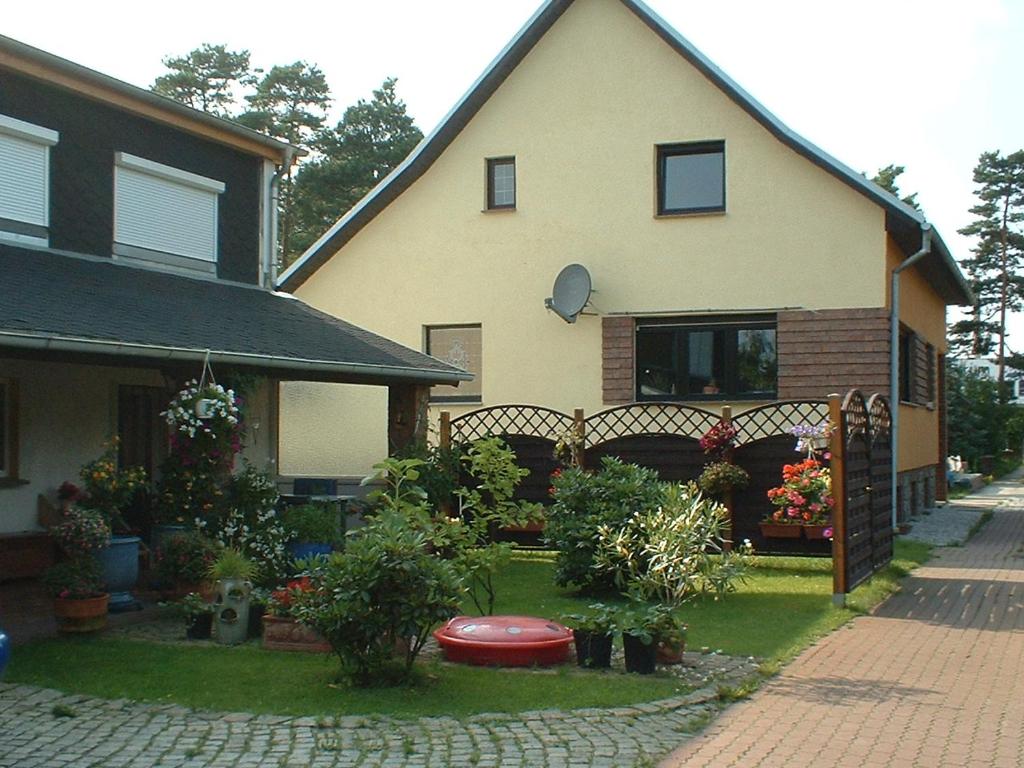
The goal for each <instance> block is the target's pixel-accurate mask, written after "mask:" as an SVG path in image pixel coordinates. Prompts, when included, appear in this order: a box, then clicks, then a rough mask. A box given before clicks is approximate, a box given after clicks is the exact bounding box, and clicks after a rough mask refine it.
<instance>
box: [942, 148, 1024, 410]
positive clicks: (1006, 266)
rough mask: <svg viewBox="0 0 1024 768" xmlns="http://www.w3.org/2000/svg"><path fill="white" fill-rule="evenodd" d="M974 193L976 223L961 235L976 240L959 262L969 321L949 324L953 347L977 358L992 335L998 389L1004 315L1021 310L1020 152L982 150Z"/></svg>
mask: <svg viewBox="0 0 1024 768" xmlns="http://www.w3.org/2000/svg"><path fill="white" fill-rule="evenodd" d="M974 183H975V185H977V189H976V190H975V195H976V196H977V197H978V199H979V201H980V202H978V204H977V205H975V206H973V207H972V208H971V209H970V212H971V213H972V214H973V215H974V217H975V218H974V221H972V222H971V223H970V224H968V225H967V226H966V227H964V228H963V229H961V230H960V234H962V235H969V236H972V237H974V238H975V246H974V248H972V249H971V253H972V254H973V255H972V256H971V257H970V258H967V259H963V260H962V261H961V262H960V264H961V266H963V267H964V269H965V271H966V272H967V275H968V278H969V280H970V283H971V288H972V290H973V291H974V293H975V305H974V307H973V308H972V310H971V316H970V318H968V319H965V320H961V321H960V322H958V323H956V324H954V326H953V328H952V333H951V336H952V339H951V341H952V342H953V345H954V347H955V348H956V349H958V350H959V351H960V352H967V353H968V354H970V355H971V356H973V357H981V356H983V355H986V354H988V353H989V352H990V351H991V349H992V341H993V337H995V339H996V363H997V365H998V376H997V380H998V384H999V386H1000V390H1001V391H1002V390H1003V389H1004V388H1003V383H1004V381H1005V369H1006V358H1007V350H1006V335H1007V334H1006V319H1007V313H1009V312H1011V311H1015V310H1020V309H1022V308H1024V279H1022V277H1021V275H1020V274H1019V273H1020V269H1021V267H1022V265H1024V233H1022V231H1021V222H1022V221H1024V150H1018V151H1016V152H1013V153H1010V154H1008V155H1005V156H1004V155H1001V154H1000V153H999V152H998V151H993V152H983V153H982V155H981V157H980V158H979V160H978V165H977V166H976V167H975V169H974Z"/></svg>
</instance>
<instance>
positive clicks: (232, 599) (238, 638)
mask: <svg viewBox="0 0 1024 768" xmlns="http://www.w3.org/2000/svg"><path fill="white" fill-rule="evenodd" d="M251 592H252V584H250V583H249V582H248V581H242V580H241V579H222V580H221V581H218V582H217V586H216V596H215V597H214V632H215V639H216V640H217V642H218V643H220V644H221V645H238V644H239V643H244V642H245V641H246V639H247V637H248V635H249V594H250V593H251Z"/></svg>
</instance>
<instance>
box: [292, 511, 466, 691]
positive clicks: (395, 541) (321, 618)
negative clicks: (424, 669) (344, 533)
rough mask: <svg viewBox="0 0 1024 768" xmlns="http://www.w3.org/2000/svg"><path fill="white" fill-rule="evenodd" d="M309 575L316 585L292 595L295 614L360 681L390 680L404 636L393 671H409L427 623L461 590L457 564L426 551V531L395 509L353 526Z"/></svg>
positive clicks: (448, 611)
mask: <svg viewBox="0 0 1024 768" xmlns="http://www.w3.org/2000/svg"><path fill="white" fill-rule="evenodd" d="M310 578H311V582H312V585H313V587H314V588H313V590H311V591H308V592H301V591H300V592H299V594H297V595H294V600H295V602H296V603H297V607H296V608H295V614H296V615H297V617H298V619H299V620H300V621H301V622H302V623H304V624H307V625H309V626H311V627H313V628H314V629H316V630H317V631H318V632H319V633H320V634H321V635H323V636H324V637H325V638H326V639H327V641H328V642H329V643H330V645H331V648H332V650H333V651H334V653H335V654H336V655H337V656H338V658H339V660H340V661H341V666H342V673H343V675H344V676H345V677H346V678H348V679H349V680H350V681H352V682H354V683H356V684H359V685H370V684H374V683H381V682H387V681H388V675H389V673H390V672H391V671H392V669H393V667H394V665H395V649H396V644H397V643H400V642H403V641H408V648H407V649H406V650H405V651H404V655H405V658H404V659H402V660H401V663H400V664H399V665H398V666H399V668H398V669H397V677H398V678H399V679H405V678H407V677H408V675H409V672H410V671H411V670H412V665H413V662H414V661H415V660H416V656H417V655H418V654H419V652H420V650H421V649H422V648H423V643H424V642H425V641H426V639H427V637H428V635H429V633H430V630H431V629H432V628H433V627H434V626H435V625H436V624H438V623H440V622H442V621H445V620H447V619H450V618H451V617H452V616H455V615H456V614H457V613H458V610H459V601H460V598H461V596H462V591H463V590H462V579H461V577H460V575H459V573H458V571H457V570H456V568H455V566H454V564H453V563H451V562H449V561H446V560H443V559H441V558H439V557H434V556H431V555H430V554H428V552H427V538H426V535H425V534H424V532H423V531H419V530H415V529H414V528H413V527H411V526H410V525H409V524H408V521H407V520H406V519H405V518H404V517H403V516H401V515H400V514H396V513H394V512H393V511H384V512H382V513H381V514H380V515H378V516H377V517H376V518H374V519H373V520H372V521H371V522H370V523H369V524H368V525H367V526H366V527H364V528H361V529H359V530H358V531H356V532H355V533H353V534H352V535H351V536H350V537H349V541H348V542H347V545H346V550H345V552H344V553H335V554H333V555H331V556H330V557H329V558H328V559H327V561H326V562H325V563H324V564H322V565H321V566H320V567H318V568H317V569H316V570H314V572H313V573H312V574H311V577H310Z"/></svg>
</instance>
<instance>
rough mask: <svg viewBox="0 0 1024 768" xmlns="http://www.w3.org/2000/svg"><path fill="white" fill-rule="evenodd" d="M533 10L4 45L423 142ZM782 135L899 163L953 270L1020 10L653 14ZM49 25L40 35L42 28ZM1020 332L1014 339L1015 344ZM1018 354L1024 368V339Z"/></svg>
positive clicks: (419, 5)
mask: <svg viewBox="0 0 1024 768" xmlns="http://www.w3.org/2000/svg"><path fill="white" fill-rule="evenodd" d="M539 4H540V0H500V2H499V1H498V0H369V1H367V0H335V2H329V3H322V2H317V1H316V0H308V1H307V2H305V3H296V4H295V5H291V4H282V3H273V4H271V3H262V2H246V3H241V2H233V1H232V0H222V1H221V2H210V1H209V0H207V2H203V3H198V2H177V3H174V4H166V3H159V4H158V3H140V2H138V1H137V0H135V1H134V2H104V1H103V0H94V1H93V2H81V0H77V1H76V2H67V1H66V0H51V2H49V3H46V4H45V5H44V6H37V5H35V4H33V3H16V2H5V3H4V9H3V13H2V16H0V32H2V33H3V34H5V35H8V36H10V37H14V38H16V39H18V40H21V41H23V42H26V43H29V44H30V45H35V46H37V47H39V48H43V49H44V50H47V51H49V52H51V53H55V54H57V55H59V56H63V57H65V58H67V59H71V60H72V61H75V62H78V63H80V64H84V65H86V66H88V67H92V68H93V69H97V70H99V71H101V72H104V73H106V74H109V75H113V76H114V77H117V78H120V79H122V80H126V81H128V82H130V83H134V84H135V85H139V86H149V85H150V84H151V83H152V81H153V79H154V78H155V77H156V76H157V75H159V74H161V73H162V71H163V67H162V65H161V63H160V59H161V57H162V56H165V55H168V54H183V53H186V52H188V51H189V50H191V49H193V48H195V47H197V46H199V45H200V44H201V43H204V42H210V43H226V44H227V45H228V47H229V48H232V49H239V48H247V49H249V50H250V51H251V52H252V58H253V64H254V65H255V66H260V67H264V68H269V67H270V66H272V65H274V64H284V63H291V62H292V61H295V60H296V59H305V60H307V61H310V62H315V63H316V64H318V65H319V66H320V67H321V69H323V70H324V72H325V74H326V75H327V79H328V82H329V83H330V86H331V89H332V92H333V95H334V98H335V105H334V110H333V117H334V118H337V117H338V116H339V115H340V112H341V111H342V110H343V109H344V107H345V106H347V105H348V104H350V103H352V102H354V101H355V100H357V99H359V98H367V97H369V95H370V92H371V91H372V89H373V88H375V87H376V86H378V85H379V84H380V83H381V81H382V80H383V79H384V78H385V77H388V76H395V77H397V78H398V91H399V94H400V96H401V97H402V98H403V99H404V100H405V101H406V103H407V104H408V106H409V111H410V113H411V114H412V115H413V117H414V118H415V119H416V121H417V123H418V124H419V126H420V127H421V128H422V129H423V130H424V131H425V132H429V131H430V129H432V128H433V127H434V126H435V125H436V123H437V122H438V121H439V120H440V119H441V118H442V117H443V116H444V114H445V113H446V112H447V111H448V110H449V109H450V108H451V107H452V105H453V104H454V103H455V101H456V100H457V99H458V98H459V97H460V96H461V95H462V94H463V93H464V92H465V91H466V90H467V89H468V87H469V86H470V85H471V84H472V82H473V81H474V80H475V79H476V78H477V76H478V75H479V74H480V73H481V71H482V70H483V69H484V68H485V67H486V66H487V64H488V63H489V62H490V61H491V60H492V59H493V58H494V57H495V56H496V55H497V54H498V52H499V51H500V50H501V48H502V47H503V46H504V45H505V44H506V43H507V42H508V40H509V39H510V38H511V37H512V36H513V35H514V34H515V33H516V31H517V30H518V29H519V28H520V27H521V26H522V25H523V24H524V23H525V22H526V21H527V19H529V17H530V16H531V15H532V14H533V12H534V11H535V10H536V9H537V7H538V6H539ZM648 4H649V5H650V6H651V7H652V8H653V9H654V10H655V11H656V12H657V13H658V14H660V15H661V16H662V17H663V18H664V19H666V20H667V21H668V22H669V23H670V24H672V25H673V26H674V27H675V28H676V29H677V30H678V31H679V32H680V33H682V35H683V36H684V37H687V38H688V39H689V40H690V41H691V42H693V43H694V44H695V45H696V46H697V47H698V48H700V49H701V50H702V51H703V52H704V53H705V54H706V55H707V56H709V57H710V58H711V60H712V61H714V62H715V63H716V64H718V65H719V66H720V67H721V68H722V69H724V70H725V71H726V72H727V73H728V74H729V75H730V76H731V77H732V78H733V79H735V80H736V81H737V82H739V84H740V85H741V86H743V87H744V88H745V89H746V90H747V91H749V92H750V93H751V94H752V95H753V96H754V97H755V98H756V99H758V100H759V101H760V102H761V103H762V104H764V105H765V106H766V107H767V108H768V109H769V110H771V111H772V112H774V113H775V114H776V115H777V116H778V117H779V118H781V119H782V120H783V121H784V122H786V123H787V124H788V125H789V126H790V127H791V128H793V129H794V130H796V131H797V132H798V133H801V134H802V135H803V136H804V137H806V138H807V139H809V140H810V141H812V142H814V143H815V144H817V145H818V146H820V147H821V148H823V149H824V150H826V151H827V152H830V153H831V154H833V155H835V156H836V157H838V158H839V159H840V160H842V161H843V162H845V163H846V164H848V165H850V166H851V167H853V168H855V169H857V170H860V171H867V172H869V175H870V174H871V173H873V172H874V171H875V170H877V169H878V168H879V167H881V166H884V165H888V164H889V163H897V164H900V165H904V166H906V168H907V171H906V173H905V174H904V175H903V176H902V177H901V178H900V185H901V187H902V188H903V190H904V191H905V192H915V191H916V192H918V193H919V194H918V200H919V202H920V203H921V205H922V206H923V208H924V210H925V213H926V214H927V215H928V217H929V218H930V219H931V221H932V222H933V223H934V224H935V225H936V227H937V228H938V230H939V231H940V233H941V234H942V236H943V238H944V239H945V241H946V243H947V244H948V245H949V246H950V248H951V249H952V250H953V253H954V256H955V257H957V258H964V257H966V256H967V255H968V249H969V248H970V242H969V241H968V240H967V239H965V238H963V237H961V236H960V235H958V234H957V232H956V230H957V229H958V228H960V227H962V226H964V224H966V223H967V221H968V220H969V214H968V213H967V209H968V208H969V207H970V206H971V205H972V204H973V201H974V198H973V190H974V187H973V184H972V182H971V172H972V169H973V167H974V165H975V163H976V162H977V158H978V155H979V154H980V153H981V152H982V151H984V150H990V149H997V150H1000V151H1002V152H1009V151H1013V150H1016V149H1020V148H1022V147H1024V98H1022V95H1024V89H1022V86H1021V78H1022V76H1024V2H1022V0H884V1H883V0H858V2H855V3H854V2H844V3H836V2H827V0H825V1H823V0H774V1H773V2H765V1H764V0H715V2H712V3H708V2H706V1H705V2H691V1H690V0H649V2H648ZM41 12H43V13H45V17H46V19H47V21H46V23H40V13H41ZM1015 327H1016V326H1015ZM1014 341H1016V342H1017V343H1016V344H1014V342H1013V341H1011V344H1012V345H1013V346H1015V347H1016V348H1018V349H1021V350H1024V323H1021V324H1020V327H1019V333H1018V335H1017V339H1015V340H1014Z"/></svg>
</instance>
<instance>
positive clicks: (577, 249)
mask: <svg viewBox="0 0 1024 768" xmlns="http://www.w3.org/2000/svg"><path fill="white" fill-rule="evenodd" d="M574 264H575V265H580V266H581V267H582V268H583V269H582V270H581V269H579V268H574V270H571V271H570V272H573V271H574V272H575V277H576V278H580V279H582V280H583V283H580V284H579V285H577V286H576V287H577V289H578V290H579V291H582V293H581V294H580V295H579V296H577V297H575V300H576V304H577V305H578V304H581V303H583V302H585V303H586V306H585V307H584V308H583V311H582V312H580V313H578V314H576V313H575V312H574V310H576V309H578V308H579V307H578V306H573V307H569V308H568V309H566V308H565V307H564V306H559V305H560V304H564V303H565V302H566V301H568V302H569V303H570V304H571V303H572V302H573V300H574V296H573V288H572V286H570V288H569V290H568V291H565V290H563V288H564V286H563V288H560V289H559V290H558V291H555V292H554V293H553V291H552V289H553V283H554V281H555V278H556V276H557V275H559V273H560V272H561V271H562V270H563V268H565V267H566V266H567V265H574ZM584 270H585V272H584ZM588 277H589V279H590V280H591V281H592V288H593V292H592V293H589V294H588V293H587V292H586V285H585V282H586V279H587V278H588ZM570 282H571V281H570ZM280 286H281V287H282V288H283V289H284V290H287V291H291V292H294V293H296V294H297V295H298V296H300V297H301V298H302V299H303V300H305V301H307V302H309V303H310V304H312V305H314V306H316V307H317V308H319V309H322V310H323V311H325V312H328V313H330V314H334V315H340V316H344V317H345V318H347V319H349V320H351V321H352V322H355V323H357V324H360V325H363V326H365V327H368V328H371V329H373V330H374V331H376V332H378V333H381V334H383V335H385V336H388V337H391V338H394V339H396V340H398V341H400V342H403V343H405V344H408V345H413V346H419V347H420V348H422V349H423V350H424V351H425V352H428V353H430V354H433V355H435V356H438V357H441V358H443V359H448V360H449V361H451V362H455V363H457V364H458V365H460V366H462V367H465V368H467V369H469V370H471V371H472V372H473V373H474V374H475V376H476V379H475V381H473V382H472V383H469V384H465V383H463V384H461V385H460V386H458V387H457V388H456V387H435V388H434V389H433V390H432V391H431V406H432V412H433V415H434V416H435V418H436V413H437V411H438V410H439V409H440V407H443V408H444V409H445V410H449V411H452V412H453V413H455V414H458V413H461V412H465V411H467V410H471V409H474V408H479V407H481V406H488V405H498V404H506V403H528V404H535V405H543V406H547V407H551V408H555V409H558V410H562V411H571V410H572V409H573V408H574V407H582V408H584V409H585V410H586V411H587V412H588V413H593V412H595V411H597V410H600V409H601V408H603V407H607V406H609V405H613V404H618V403H623V402H630V401H635V400H644V399H654V400H682V401H687V402H691V401H694V402H700V403H701V404H702V405H704V406H709V405H710V406H717V405H721V404H726V403H728V404H730V405H732V406H733V407H734V408H735V409H742V408H745V407H749V406H751V405H753V404H758V403H762V402H765V401H770V400H775V399H789V398H820V397H824V396H826V395H827V394H828V393H830V392H844V391H846V390H847V389H849V388H852V387H859V388H862V389H863V390H865V391H866V392H869V393H871V392H883V393H886V394H888V393H889V392H890V391H895V390H896V389H898V391H899V394H900V400H901V401H902V403H901V407H900V408H899V409H897V410H898V427H897V428H898V431H899V442H898V446H899V451H898V454H899V456H898V469H899V472H900V484H901V488H902V489H903V501H902V503H903V505H904V506H905V507H909V506H914V507H920V506H922V505H923V504H925V503H928V502H930V501H931V500H932V499H933V498H934V496H935V494H936V492H937V491H938V492H940V493H941V490H940V489H944V483H936V479H937V478H938V477H943V476H944V475H943V470H942V467H943V456H944V451H945V448H944V439H943V433H944V426H945V425H944V420H943V416H942V413H943V410H942V407H941V403H942V402H943V400H944V398H943V392H942V383H943V382H942V375H941V371H942V370H943V356H944V354H945V352H946V340H945V308H946V306H947V305H950V304H964V303H967V302H969V300H970V290H969V288H968V287H967V285H966V283H965V282H964V279H963V277H962V276H961V274H960V272H959V271H958V269H957V267H956V264H955V262H954V261H953V259H952V258H951V256H950V254H949V251H948V249H947V248H946V246H945V245H944V244H943V242H942V240H941V238H940V237H939V236H938V233H936V232H935V231H934V229H932V228H931V226H930V225H929V224H927V223H926V222H925V219H924V217H923V216H922V215H921V213H920V212H918V211H916V210H914V209H912V208H910V207H908V206H906V205H905V204H903V203H902V202H900V201H899V200H898V199H896V198H895V197H894V196H892V195H890V194H889V193H887V192H886V191H884V190H882V189H880V188H879V187H877V186H876V185H874V184H873V183H871V182H870V181H868V180H867V179H866V178H865V177H864V176H863V175H862V174H859V173H857V172H855V171H853V170H851V169H850V168H848V167H847V166H845V165H843V164H842V163H840V162H839V161H838V160H836V159H835V158H833V157H832V156H830V155H828V154H826V153H825V152H823V151H822V150H820V149H819V148H817V147H815V146H813V145H812V144H810V143H809V142H807V141H805V140H804V139H803V138H801V137H799V136H797V135H796V134H795V133H793V132H792V131H791V130H790V129H789V128H787V127H786V126H785V125H783V124H782V123H781V122H780V121H779V120H778V119H777V118H776V117H774V116H773V115H772V114H771V113H770V112H768V111H767V110H766V109H765V108H764V107H763V106H761V105H760V104H759V103H757V102H756V101H755V100H754V99H753V98H751V97H750V96H749V95H748V94H747V93H746V92H744V91H743V89H742V88H741V87H740V86H739V85H737V84H736V83H735V82H734V81H733V80H731V79H730V78H729V77H728V76H727V75H726V74H725V73H724V72H722V71H721V70H720V69H718V68H717V67H716V66H715V65H714V64H712V63H711V62H710V61H708V59H707V58H706V57H705V56H704V55H703V54H702V53H700V52H699V51H698V50H696V49H695V48H694V47H693V45H691V44H690V43H689V42H688V41H687V40H686V39H684V38H683V37H682V36H680V35H679V34H678V33H677V32H676V31H675V30H673V29H672V28H671V27H669V26H668V25H667V24H666V23H665V22H664V21H663V20H662V19H660V18H659V17H658V16H657V15H656V14H655V13H653V12H652V11H651V10H650V9H649V8H647V7H646V6H645V5H643V4H642V3H640V2H636V1H635V0H549V1H548V2H546V3H545V4H544V5H543V6H542V7H541V8H540V9H539V10H538V11H537V13H536V14H535V15H534V16H533V18H531V19H530V21H529V22H528V23H527V24H526V26H525V27H524V28H523V29H522V30H521V31H520V32H519V34H518V35H517V36H516V37H515V38H514V39H513V40H512V41H511V42H510V43H509V45H508V46H507V47H506V48H505V49H504V50H503V51H502V52H501V54H500V55H499V56H498V58H497V59H496V60H495V61H494V63H493V64H491V66H490V67H489V68H488V69H487V70H486V71H485V72H484V74H483V75H482V76H481V77H480V78H479V80H477V82H476V83H475V85H474V86H473V87H472V89H471V90H470V91H469V92H468V93H467V94H466V95H465V96H464V97H463V98H462V100H461V101H459V103H458V104H456V105H455V107H454V108H453V109H452V111H451V112H450V113H449V115H448V116H447V117H446V118H445V120H444V121H443V122H442V123H441V125H440V126H439V127H438V128H437V129H436V130H435V131H434V132H433V133H432V134H431V135H430V136H428V137H427V138H426V139H425V140H424V141H423V142H422V143H421V144H420V146H419V147H417V149H416V150H415V151H414V152H413V153H412V154H411V155H410V156H409V157H408V158H407V159H406V161H405V162H404V163H403V164H402V165H401V166H400V167H399V168H397V169H396V170H395V171H394V173H392V174H391V175H390V176H388V177H387V178H386V179H385V180H383V181H382V183H381V184H380V185H379V186H378V187H377V188H375V189H374V190H373V191H372V192H370V193H369V194H368V195H367V196H366V197H365V198H364V199H363V200H362V201H360V203H359V204H358V205H356V206H355V207H354V208H353V209H352V210H350V211H349V212H348V213H346V214H345V215H344V216H343V217H342V218H341V219H340V220H339V221H338V222H337V224H335V225H334V226H333V227H332V228H331V229H330V230H329V231H328V232H326V233H325V234H324V235H323V237H321V238H320V240H319V241H318V242H317V243H316V244H314V245H313V246H312V247H311V248H310V249H309V251H308V252H306V253H305V254H304V255H303V256H302V257H301V258H300V259H299V260H298V261H297V262H296V263H295V264H294V265H293V266H292V267H291V268H290V269H288V270H287V271H286V272H285V273H284V274H283V275H282V277H281V280H280ZM580 286H582V287H580ZM894 286H895V287H896V290H897V292H896V296H895V297H896V301H895V302H894V301H893V295H892V293H893V287H894ZM580 297H581V298H580ZM549 298H552V299H554V302H553V303H554V304H555V309H560V310H562V312H561V315H567V319H569V320H572V321H573V322H566V321H565V319H563V317H562V316H561V315H560V314H559V312H557V311H554V310H553V309H551V308H549V306H547V305H546V303H545V299H549ZM551 303H552V302H548V304H551ZM281 403H282V431H281V454H280V455H281V470H282V472H283V473H284V474H309V475H335V476H337V475H342V476H343V475H358V474H360V473H362V472H364V471H365V470H366V469H367V468H368V467H369V466H370V465H371V464H372V462H373V461H374V460H376V459H377V458H379V457H380V456H383V455H384V454H385V452H386V450H387V446H386V445H384V444H383V443H381V444H376V443H375V442H374V441H373V440H372V439H367V436H369V435H382V434H384V432H383V431H382V430H380V429H378V428H377V427H378V424H379V423H382V422H383V420H384V418H385V416H386V402H385V400H384V398H383V397H382V396H381V395H380V394H379V393H375V392H373V391H370V390H362V389H358V388H354V387H344V386H329V385H327V386H325V385H316V384H300V383H294V384H288V385H286V386H285V387H284V389H283V392H282V399H281Z"/></svg>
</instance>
